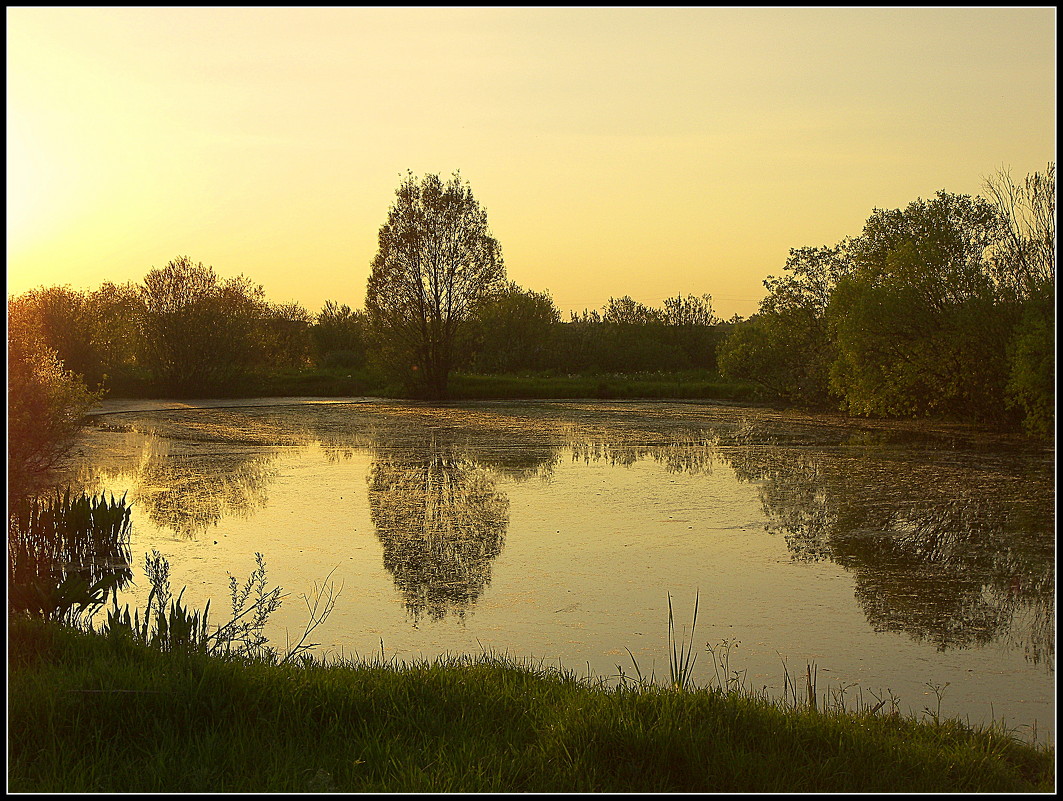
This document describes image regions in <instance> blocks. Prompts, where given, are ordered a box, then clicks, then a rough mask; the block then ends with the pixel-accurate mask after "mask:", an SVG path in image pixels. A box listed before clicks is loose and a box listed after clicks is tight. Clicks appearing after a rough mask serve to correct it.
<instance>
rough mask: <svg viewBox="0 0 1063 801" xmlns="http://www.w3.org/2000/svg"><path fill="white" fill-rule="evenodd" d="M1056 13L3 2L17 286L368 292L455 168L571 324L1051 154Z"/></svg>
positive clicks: (514, 270)
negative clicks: (376, 269) (414, 181)
mask: <svg viewBox="0 0 1063 801" xmlns="http://www.w3.org/2000/svg"><path fill="white" fill-rule="evenodd" d="M1055 21H1056V11H1055V8H1054V7H1043V8H1037V7H1034V8H935V9H921V8H877V9H876V8H849V9H833V8H832V9H825V8H804V9H802V8H667V9H647V8H622V7H621V8H258V9H255V8H8V9H7V23H8V25H7V27H8V31H7V45H8V56H7V59H8V60H7V69H8V80H7V89H8V100H7V111H8V123H7V170H8V189H7V191H8V196H7V200H8V204H7V205H8V218H7V235H8V250H7V260H8V261H7V264H8V294H9V296H12V295H19V294H22V293H23V292H25V291H27V290H30V289H32V288H35V287H38V286H52V285H70V286H72V287H73V288H75V289H94V288H96V287H98V286H100V285H101V284H102V283H104V282H113V283H119V284H121V283H125V282H127V281H133V282H139V281H140V280H141V279H142V278H143V277H144V276H145V274H146V273H147V272H148V271H149V270H151V269H152V268H155V267H162V266H164V265H165V264H166V263H167V262H169V261H171V260H174V259H176V258H178V257H179V256H184V255H187V256H188V257H189V258H191V259H192V260H193V261H194V262H203V263H204V264H207V265H211V266H213V267H214V269H215V270H216V271H217V272H218V274H219V275H221V276H225V277H229V276H235V275H237V274H243V275H246V276H247V277H249V278H250V279H252V280H253V281H254V282H255V283H257V284H261V285H262V286H263V287H264V289H265V293H266V297H267V298H268V299H269V300H271V301H273V302H277V303H285V302H291V301H296V302H298V303H301V304H302V305H304V306H305V307H306V308H307V309H308V310H309V311H311V312H314V313H316V312H317V311H319V310H320V309H321V307H322V305H323V304H324V303H325V301H326V300H335V301H338V302H340V303H346V304H348V305H350V306H352V307H355V308H359V307H361V306H362V304H363V302H364V299H365V288H366V281H367V278H368V276H369V270H370V262H371V260H372V258H373V256H374V255H375V253H376V245H377V232H378V229H379V227H380V225H381V224H382V223H383V222H384V220H385V219H386V216H387V210H388V207H389V206H390V204H391V202H392V200H393V199H394V192H395V189H396V187H397V186H398V184H399V181H400V176H402V175H404V174H405V173H406V171H407V170H410V171H413V172H414V173H415V174H417V175H423V174H425V173H442V174H444V175H449V174H451V173H452V172H454V171H455V170H460V171H461V174H462V175H463V177H465V178H466V179H467V180H468V181H469V182H470V184H471V186H472V189H473V192H474V194H475V195H476V198H477V199H478V200H479V201H480V203H481V204H482V205H483V206H484V208H485V209H486V210H487V213H488V218H489V220H490V224H491V228H492V230H493V233H494V234H495V236H496V237H497V238H498V240H499V241H500V242H501V244H502V251H503V255H504V257H505V261H506V265H507V272H508V277H509V278H510V279H511V280H513V281H515V282H517V283H518V284H519V285H521V286H522V287H524V288H526V289H532V290H535V291H548V292H549V293H550V295H551V296H552V297H553V299H554V302H555V303H556V304H557V306H558V307H559V308H560V309H561V311H562V315H563V316H564V317H565V318H566V319H567V316H568V314H569V312H572V311H575V312H579V311H581V310H583V309H600V308H601V307H602V306H603V305H604V304H605V303H606V302H607V301H608V300H609V298H610V297H620V296H622V295H630V296H632V297H633V298H635V299H636V300H639V301H640V302H643V303H647V304H649V305H655V306H657V305H660V303H661V302H662V301H663V300H664V299H665V298H667V297H674V296H675V295H676V294H679V293H682V294H695V295H699V294H703V293H705V294H709V295H711V296H712V298H713V304H714V307H715V310H716V312H717V314H719V315H720V316H721V317H724V318H728V317H730V316H732V315H733V314H739V315H742V316H748V315H750V314H752V313H754V312H755V311H756V310H757V306H758V303H759V301H760V299H761V298H762V297H763V296H764V287H763V281H764V279H765V278H767V277H768V276H769V275H779V274H781V273H782V272H783V267H784V264H785V262H786V258H787V255H788V253H789V250H790V249H791V248H799V247H806V246H820V245H830V244H834V243H836V242H838V241H840V240H842V239H844V238H845V237H847V236H852V235H856V234H858V233H859V232H860V230H861V228H862V227H863V224H864V222H865V221H866V219H867V218H868V217H869V216H870V215H871V213H872V211H873V209H875V208H901V207H904V206H906V205H907V204H908V203H910V202H911V201H914V200H916V199H917V198H920V197H923V198H927V197H931V196H933V194H934V193H935V192H937V191H938V190H942V189H944V190H946V191H949V192H954V193H964V194H972V195H973V194H979V193H981V191H982V183H983V181H984V179H985V178H986V177H988V176H990V175H992V174H993V173H995V172H997V171H998V170H1001V169H1007V170H1009V171H1010V172H1011V174H1012V175H1013V176H1015V177H1016V178H1018V179H1021V178H1022V177H1024V176H1025V175H1027V174H1029V173H1031V172H1034V171H1039V170H1043V169H1044V167H1045V165H1046V164H1047V163H1048V162H1050V161H1054V160H1055V135H1056V130H1055V116H1056V110H1055Z"/></svg>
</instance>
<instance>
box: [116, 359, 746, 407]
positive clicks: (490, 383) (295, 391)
mask: <svg viewBox="0 0 1063 801" xmlns="http://www.w3.org/2000/svg"><path fill="white" fill-rule="evenodd" d="M755 393H756V390H755V388H754V387H753V386H752V385H751V384H742V383H735V382H728V381H724V380H722V379H720V378H719V377H718V376H717V375H716V374H715V373H712V372H710V371H708V370H685V371H681V372H668V373H582V374H573V375H567V374H564V373H556V372H553V371H545V372H523V373H520V374H504V375H496V374H479V373H451V376H450V399H451V400H498V399H544V398H551V399H565V398H568V399H574V398H598V399H636V398H686V399H699V400H710V399H711V400H732V401H751V400H754V399H755ZM158 394H159V393H158V391H157V390H155V389H154V388H153V387H152V386H151V384H150V382H143V381H142V382H141V383H139V384H137V385H135V386H134V385H132V384H129V383H128V382H127V383H126V384H122V383H117V384H115V385H114V386H113V387H112V388H111V390H110V392H109V394H108V397H111V398H124V397H138V398H139V397H156V396H157V395H158ZM226 395H227V396H233V397H356V396H370V397H385V398H401V397H405V392H404V390H403V388H402V387H400V386H399V385H398V384H396V383H395V382H393V381H390V380H388V379H387V378H386V377H384V376H383V375H381V374H380V373H379V372H378V371H375V370H372V369H369V368H364V367H359V368H350V367H307V368H288V369H283V370H271V371H265V372H259V373H256V374H253V375H250V376H248V377H247V378H246V379H244V380H243V381H242V382H241V383H240V385H239V386H232V387H230V388H229V389H228V390H227V392H226Z"/></svg>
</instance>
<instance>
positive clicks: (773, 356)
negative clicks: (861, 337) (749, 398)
mask: <svg viewBox="0 0 1063 801" xmlns="http://www.w3.org/2000/svg"><path fill="white" fill-rule="evenodd" d="M785 269H786V273H785V274H784V275H782V276H771V277H769V278H768V279H766V280H765V281H764V286H765V287H766V288H767V290H768V295H767V296H766V297H765V298H764V300H762V301H761V303H760V310H759V312H758V313H757V314H755V315H753V316H752V317H750V318H749V319H748V320H746V321H743V322H738V323H735V324H734V326H733V328H732V330H731V333H730V335H729V336H728V337H727V338H726V339H725V340H724V341H723V342H722V343H721V344H720V346H719V348H718V353H717V359H718V367H719V370H720V373H721V375H723V376H724V377H726V378H730V379H734V380H738V381H748V382H751V383H754V384H758V385H760V386H761V387H763V388H764V389H765V390H766V391H767V392H768V393H769V394H770V395H772V396H775V397H778V398H781V399H783V400H786V401H788V402H790V403H795V404H799V405H805V406H824V405H827V404H829V403H831V396H830V390H829V373H830V368H831V364H832V362H833V360H834V358H835V350H834V345H833V341H832V338H831V333H830V331H829V329H828V325H827V320H826V311H827V307H828V305H829V303H830V299H831V295H832V293H833V291H834V288H835V287H836V285H837V282H838V280H839V279H840V278H841V277H842V276H844V275H845V274H847V272H848V271H849V269H850V264H849V259H848V255H847V252H846V243H841V244H839V245H835V246H833V247H819V248H811V247H805V248H796V249H793V250H791V251H790V257H789V258H788V259H787V261H786V267H785Z"/></svg>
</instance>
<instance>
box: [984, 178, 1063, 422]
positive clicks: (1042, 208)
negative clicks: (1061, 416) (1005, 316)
mask: <svg viewBox="0 0 1063 801" xmlns="http://www.w3.org/2000/svg"><path fill="white" fill-rule="evenodd" d="M985 186H986V190H987V194H988V196H989V198H990V200H992V201H993V203H994V204H995V205H996V207H997V209H998V210H999V211H1000V214H1001V220H1002V225H1001V231H1000V235H999V238H998V240H997V241H996V242H995V243H994V244H993V245H991V246H990V248H989V252H988V261H989V265H990V268H991V273H992V276H993V278H994V280H995V281H996V282H997V287H998V292H999V294H1000V295H1001V298H1002V302H1003V303H1005V304H1008V305H1012V306H1014V307H1015V309H1014V316H1015V318H1016V321H1017V322H1016V324H1015V327H1014V329H1013V330H1012V333H1011V339H1010V341H1009V343H1008V383H1007V394H1006V396H1005V403H1006V404H1007V406H1008V407H1009V408H1011V409H1015V410H1018V411H1019V412H1020V413H1021V414H1022V417H1023V427H1024V428H1025V429H1026V430H1027V431H1028V432H1029V433H1031V434H1034V435H1037V436H1041V437H1045V438H1047V437H1051V435H1052V431H1053V428H1054V427H1055V406H1056V394H1055V355H1056V348H1055V328H1056V326H1055V311H1056V303H1055V300H1056V298H1055V296H1056V165H1055V162H1050V163H1049V164H1048V166H1047V167H1046V169H1045V171H1044V172H1035V173H1033V174H1031V175H1028V176H1027V177H1026V180H1025V181H1024V182H1023V183H1022V184H1017V183H1016V182H1015V181H1014V180H1012V177H1011V175H1010V174H1009V173H1008V172H1007V171H1006V170H1001V171H1000V172H999V173H997V174H996V175H994V176H991V177H990V178H988V179H986V182H985Z"/></svg>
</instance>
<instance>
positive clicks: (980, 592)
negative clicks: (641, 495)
mask: <svg viewBox="0 0 1063 801" xmlns="http://www.w3.org/2000/svg"><path fill="white" fill-rule="evenodd" d="M727 458H728V459H729V461H730V462H731V464H732V466H733V468H734V469H735V472H736V473H737V475H738V476H739V478H740V479H741V480H744V481H751V482H756V483H758V484H759V485H760V496H761V502H762V504H763V506H764V510H765V512H766V513H767V514H768V515H769V516H770V518H771V521H772V522H771V523H770V524H769V525H768V529H769V530H770V531H778V532H781V533H782V534H783V535H784V536H785V538H786V543H787V546H788V548H789V550H790V553H791V555H792V556H793V557H794V558H796V559H800V560H809V561H813V560H819V559H830V560H831V561H833V562H835V563H837V564H838V565H841V566H842V567H845V568H846V569H847V570H849V571H851V572H852V573H853V574H854V575H855V578H856V598H857V601H858V602H859V603H860V605H861V607H862V608H863V611H864V613H865V615H866V616H867V619H868V621H869V622H870V623H871V625H872V626H873V627H874V628H875V629H876V630H878V631H899V632H904V633H906V634H908V635H909V636H911V637H914V638H915V639H919V640H923V639H925V640H929V641H931V642H933V643H934V644H935V645H936V646H937V648H938V649H939V650H942V651H944V650H947V649H951V648H966V647H970V646H972V645H982V644H986V643H989V642H992V641H995V640H1002V641H1004V642H1005V643H1008V644H1009V645H1011V646H1013V647H1018V648H1021V649H1022V650H1023V651H1024V653H1025V655H1026V658H1027V659H1028V660H1030V661H1031V662H1033V663H1044V664H1045V665H1046V666H1047V667H1049V668H1050V669H1052V668H1054V658H1055V634H1054V612H1055V610H1054V597H1055V579H1054V571H1055V558H1054V544H1053V540H1052V537H1051V531H1052V527H1053V521H1052V511H1051V509H1050V508H1049V507H1047V506H1046V505H1045V504H1044V503H1043V502H1040V501H1036V500H1035V501H1033V502H1030V498H1031V497H1032V498H1034V499H1038V498H1043V497H1045V496H1044V493H1045V491H1046V488H1045V486H1044V483H1043V482H1044V481H1045V479H1046V478H1047V477H1048V475H1047V474H1045V475H1040V476H1038V475H1025V476H1018V477H1014V476H1013V478H1015V479H1016V480H1013V481H1007V478H1008V474H1007V472H1006V469H1005V465H993V466H990V465H986V464H984V463H982V462H984V460H985V458H986V457H980V456H974V455H972V456H971V459H972V461H971V462H970V463H968V464H965V465H962V466H961V465H959V464H956V463H945V462H937V463H934V462H930V461H924V460H919V461H916V460H912V459H910V458H903V457H901V456H899V455H898V456H895V457H894V458H889V457H888V456H886V455H884V454H879V455H875V456H868V455H861V456H853V455H846V454H844V453H824V452H817V451H809V450H806V449H800V448H776V447H755V446H754V447H743V448H738V449H733V450H728V453H727ZM980 460H981V461H980ZM1024 487H1025V489H1026V490H1028V491H1025V492H1024V491H1023V490H1024Z"/></svg>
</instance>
